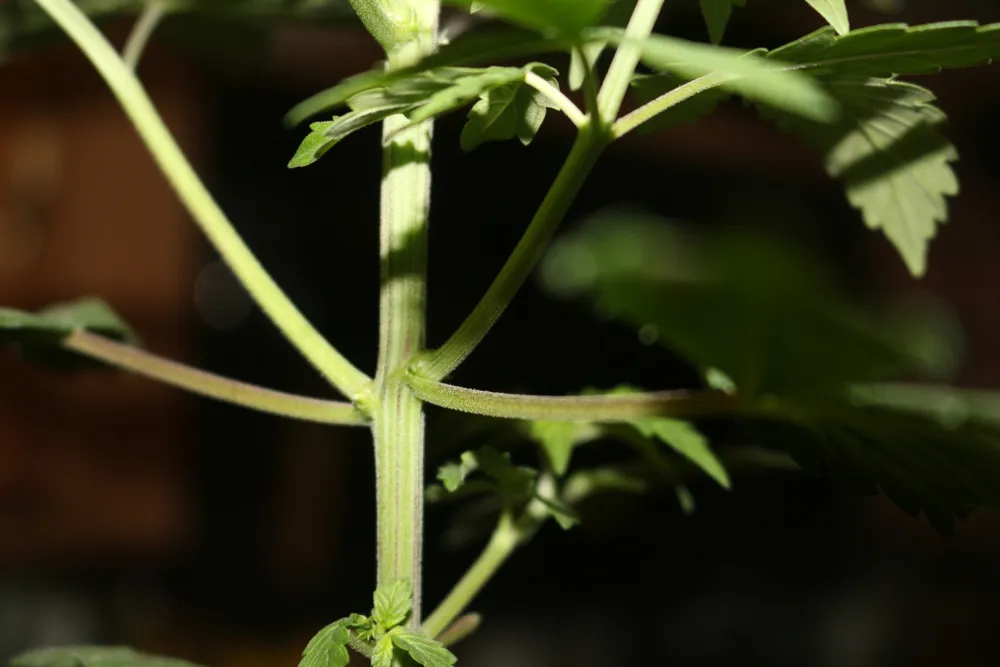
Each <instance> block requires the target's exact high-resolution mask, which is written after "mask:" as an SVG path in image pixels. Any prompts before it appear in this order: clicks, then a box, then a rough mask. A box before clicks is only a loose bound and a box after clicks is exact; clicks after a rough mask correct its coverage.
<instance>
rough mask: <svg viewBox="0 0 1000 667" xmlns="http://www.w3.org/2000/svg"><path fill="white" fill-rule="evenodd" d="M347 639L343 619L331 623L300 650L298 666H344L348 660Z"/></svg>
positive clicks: (348, 639)
mask: <svg viewBox="0 0 1000 667" xmlns="http://www.w3.org/2000/svg"><path fill="white" fill-rule="evenodd" d="M349 641H350V636H349V635H348V634H347V627H346V625H345V622H344V620H343V619H341V620H339V621H335V622H333V623H331V624H330V625H328V626H326V627H325V628H323V629H322V630H320V631H319V632H317V633H316V635H315V636H314V637H313V638H312V639H310V640H309V643H308V644H307V645H306V647H305V649H304V650H303V651H302V659H301V660H300V661H299V667H345V666H346V665H347V663H348V662H350V656H349V655H348V653H347V644H348V642H349Z"/></svg>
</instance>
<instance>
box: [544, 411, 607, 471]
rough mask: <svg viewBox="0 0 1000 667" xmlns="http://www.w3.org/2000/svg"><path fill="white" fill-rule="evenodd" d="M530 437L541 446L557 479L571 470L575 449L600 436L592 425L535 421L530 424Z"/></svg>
mask: <svg viewBox="0 0 1000 667" xmlns="http://www.w3.org/2000/svg"><path fill="white" fill-rule="evenodd" d="M528 435H529V437H530V438H531V439H532V440H534V441H535V442H537V443H538V444H539V445H541V447H542V450H543V451H544V452H545V456H546V458H547V459H548V461H549V465H550V466H551V467H552V472H553V473H555V475H556V476H557V477H562V476H563V475H565V474H566V471H567V470H568V469H569V462H570V458H571V457H572V455H573V449H574V448H575V447H576V446H577V445H581V444H583V443H585V442H587V441H589V440H593V439H594V438H595V437H597V436H599V435H600V431H599V430H598V429H597V428H596V427H594V426H593V425H591V424H585V423H580V422H558V421H535V422H531V423H529V424H528Z"/></svg>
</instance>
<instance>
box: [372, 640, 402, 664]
mask: <svg viewBox="0 0 1000 667" xmlns="http://www.w3.org/2000/svg"><path fill="white" fill-rule="evenodd" d="M395 648H396V647H395V646H394V645H393V643H392V637H391V636H390V635H384V636H382V637H381V638H380V639H379V640H378V641H377V642H375V648H374V649H373V650H372V667H392V655H393V652H394V651H395Z"/></svg>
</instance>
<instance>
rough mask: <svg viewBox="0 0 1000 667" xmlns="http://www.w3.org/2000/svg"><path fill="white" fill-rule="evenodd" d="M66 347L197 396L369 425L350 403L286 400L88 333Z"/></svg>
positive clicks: (75, 335)
mask: <svg viewBox="0 0 1000 667" xmlns="http://www.w3.org/2000/svg"><path fill="white" fill-rule="evenodd" d="M62 346H63V347H64V348H66V349H67V350H72V351H73V352H76V353H78V354H82V355H84V356H87V357H90V358H92V359H97V360H99V361H103V362H104V363H106V364H108V365H110V366H115V367H117V368H121V369H124V370H127V371H131V372H133V373H135V374H137V375H142V376H144V377H147V378H150V379H152V380H157V381H159V382H162V383H164V384H168V385H171V386H173V387H179V388H181V389H185V390H187V391H189V392H191V393H192V394H197V395H199V396H205V397H206V398H213V399H215V400H217V401H223V402H225V403H232V404H233V405H239V406H242V407H245V408H250V409H251V410H257V411H259V412H266V413H269V414H273V415H280V416H282V417H291V418H293V419H300V420H302V421H310V422H317V423H320V424H341V425H344V426H365V425H367V424H368V421H367V420H366V419H365V417H364V416H363V415H362V414H361V413H360V412H359V411H358V410H357V409H355V407H354V406H353V405H351V404H350V403H339V402H335V401H323V400H320V399H316V398H308V397H306V396H297V395H295V394H286V393H284V392H280V391H274V390H272V389H264V388H263V387H257V386H255V385H252V384H246V383H244V382H238V381H236V380H230V379H228V378H224V377H222V376H219V375H214V374H212V373H206V372H205V371H201V370H198V369H196V368H191V367H190V366H185V365H183V364H179V363H177V362H176V361H170V360H169V359H164V358H163V357H159V356H157V355H155V354H150V353H149V352H146V351H144V350H140V349H139V348H137V347H132V346H131V345H123V344H122V343H116V342H115V341H113V340H109V339H107V338H103V337H101V336H96V335H94V334H91V333H87V332H86V331H76V332H74V333H72V334H70V335H69V336H67V337H66V338H65V339H64V340H63V341H62Z"/></svg>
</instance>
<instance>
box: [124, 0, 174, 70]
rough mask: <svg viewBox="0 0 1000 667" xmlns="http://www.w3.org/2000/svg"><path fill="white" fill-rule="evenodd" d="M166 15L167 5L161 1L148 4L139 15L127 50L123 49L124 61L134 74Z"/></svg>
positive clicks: (127, 44) (152, 1)
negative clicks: (157, 27) (150, 40)
mask: <svg viewBox="0 0 1000 667" xmlns="http://www.w3.org/2000/svg"><path fill="white" fill-rule="evenodd" d="M166 15H167V7H166V5H164V4H163V3H162V2H160V1H159V0H150V1H149V2H148V3H146V7H145V8H144V9H143V10H142V13H141V14H139V18H137V19H136V20H135V25H133V26H132V32H131V33H129V36H128V41H126V42H125V48H124V49H122V60H123V61H124V62H125V66H126V67H128V68H129V69H130V70H132V71H133V72H135V71H136V70H137V69H139V60H140V59H141V58H142V53H143V51H145V50H146V45H147V44H149V39H150V38H151V37H152V36H153V32H155V31H156V26H158V25H159V24H160V21H161V20H163V17H164V16H166Z"/></svg>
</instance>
